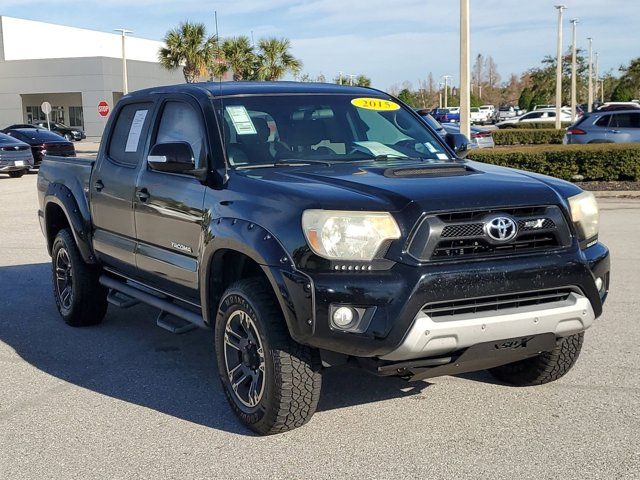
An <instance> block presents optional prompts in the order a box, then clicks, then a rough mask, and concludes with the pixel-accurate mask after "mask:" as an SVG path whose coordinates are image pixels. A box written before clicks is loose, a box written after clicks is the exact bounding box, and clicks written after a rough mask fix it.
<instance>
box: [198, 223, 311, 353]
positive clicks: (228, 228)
mask: <svg viewBox="0 0 640 480" xmlns="http://www.w3.org/2000/svg"><path fill="white" fill-rule="evenodd" d="M204 236H205V242H206V243H205V245H204V247H203V253H202V261H201V267H200V281H199V283H200V285H201V289H200V302H201V305H202V313H203V316H204V319H205V322H207V323H208V324H209V325H210V326H213V325H214V322H215V315H216V313H217V309H218V305H217V302H215V303H216V304H215V305H214V304H213V303H214V302H213V300H214V299H213V298H212V296H211V295H210V291H211V288H212V287H213V283H214V282H213V274H214V272H215V270H214V269H215V268H216V265H215V258H216V254H217V253H220V252H221V251H223V250H231V251H235V252H238V253H241V254H243V255H246V256H247V257H249V258H250V259H252V260H253V261H255V262H256V263H257V264H258V265H259V266H260V267H261V268H262V270H263V272H264V274H265V276H266V277H267V279H268V280H269V283H270V284H271V287H272V289H273V291H274V294H275V296H276V298H277V299H278V303H279V305H280V308H281V310H282V312H283V314H284V318H285V321H286V323H287V326H288V329H289V333H290V335H291V336H292V337H293V339H294V340H296V341H298V342H300V343H305V339H306V338H308V337H309V336H311V334H312V333H313V324H314V323H315V322H314V318H313V317H314V315H313V312H314V308H313V304H314V299H313V288H312V286H313V284H312V280H311V279H310V278H309V277H308V276H307V275H305V274H304V273H302V272H299V271H298V270H296V268H295V266H294V262H293V259H292V258H291V256H290V255H289V254H288V253H287V251H286V250H285V248H284V247H283V246H282V244H281V243H280V242H279V241H278V239H277V238H276V237H275V236H274V235H273V234H272V233H270V232H269V231H268V230H267V229H265V228H263V227H261V226H260V225H257V224H255V223H252V222H247V221H245V220H240V219H237V218H220V219H217V220H215V221H213V222H212V223H211V224H210V225H209V226H208V228H207V230H206V231H205V234H204Z"/></svg>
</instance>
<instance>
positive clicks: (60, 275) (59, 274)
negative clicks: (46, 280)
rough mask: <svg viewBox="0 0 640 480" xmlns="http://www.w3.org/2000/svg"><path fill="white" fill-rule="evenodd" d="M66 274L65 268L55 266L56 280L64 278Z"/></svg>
mask: <svg viewBox="0 0 640 480" xmlns="http://www.w3.org/2000/svg"><path fill="white" fill-rule="evenodd" d="M65 275H66V270H65V269H64V268H61V267H57V268H56V280H64V279H65Z"/></svg>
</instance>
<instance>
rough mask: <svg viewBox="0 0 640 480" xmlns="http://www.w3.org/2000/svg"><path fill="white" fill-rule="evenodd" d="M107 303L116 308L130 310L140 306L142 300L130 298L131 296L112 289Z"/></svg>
mask: <svg viewBox="0 0 640 480" xmlns="http://www.w3.org/2000/svg"><path fill="white" fill-rule="evenodd" d="M107 302H109V303H110V304H111V305H113V306H114V307H118V308H129V307H133V306H134V305H137V304H139V303H140V300H137V299H135V298H133V297H130V296H129V295H126V294H124V293H122V292H119V291H118V290H114V289H110V290H109V294H108V295H107Z"/></svg>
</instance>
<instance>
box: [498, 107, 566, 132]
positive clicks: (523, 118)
mask: <svg viewBox="0 0 640 480" xmlns="http://www.w3.org/2000/svg"><path fill="white" fill-rule="evenodd" d="M555 121H556V110H555V109H554V108H544V109H538V110H533V111H531V112H529V113H525V114H524V115H520V116H519V117H514V118H509V119H507V120H504V121H503V122H498V123H496V126H497V127H498V128H509V127H511V126H513V125H515V124H518V123H538V122H544V123H546V122H549V123H553V122H555ZM560 121H561V122H570V121H571V112H567V111H566V110H564V109H562V110H561V111H560Z"/></svg>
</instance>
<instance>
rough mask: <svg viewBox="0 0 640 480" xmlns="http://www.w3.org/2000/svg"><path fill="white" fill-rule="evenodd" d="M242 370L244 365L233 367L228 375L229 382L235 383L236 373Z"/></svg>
mask: <svg viewBox="0 0 640 480" xmlns="http://www.w3.org/2000/svg"><path fill="white" fill-rule="evenodd" d="M240 368H242V363H239V364H238V365H236V366H235V367H233V368H232V369H231V370H229V371H228V373H227V375H228V376H229V382H231V383H233V376H234V375H235V374H236V372H237V371H238V369H240Z"/></svg>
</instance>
